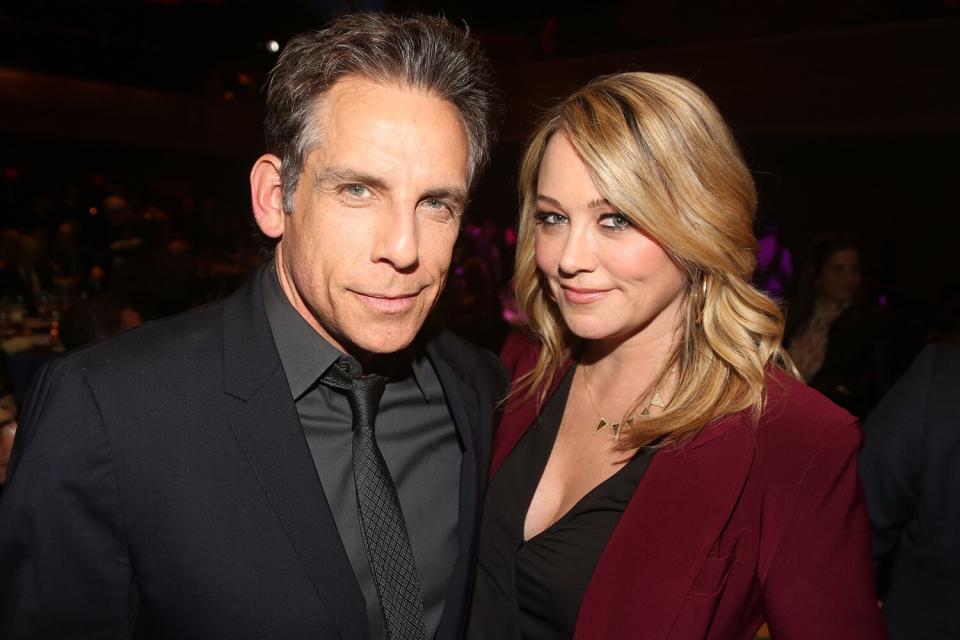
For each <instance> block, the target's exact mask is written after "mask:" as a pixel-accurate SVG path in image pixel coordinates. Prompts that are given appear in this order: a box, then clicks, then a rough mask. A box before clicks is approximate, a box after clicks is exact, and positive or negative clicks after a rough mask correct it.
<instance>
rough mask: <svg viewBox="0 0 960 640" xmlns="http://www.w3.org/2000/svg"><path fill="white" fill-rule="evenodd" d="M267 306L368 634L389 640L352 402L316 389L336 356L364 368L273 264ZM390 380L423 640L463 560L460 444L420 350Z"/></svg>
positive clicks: (389, 455)
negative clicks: (360, 492) (367, 527)
mask: <svg viewBox="0 0 960 640" xmlns="http://www.w3.org/2000/svg"><path fill="white" fill-rule="evenodd" d="M261 277H262V278H263V282H262V285H263V297H264V300H263V302H264V307H265V308H266V312H267V318H268V320H269V322H270V329H271V331H272V332H273V339H274V342H275V343H276V345H277V351H278V352H279V354H280V360H281V362H282V363H283V369H284V372H285V373H286V376H287V382H288V383H289V385H290V393H291V394H292V396H293V400H294V402H295V403H296V407H297V414H298V415H299V416H300V424H301V426H302V427H303V431H304V433H305V434H306V437H307V444H308V445H309V447H310V453H311V454H312V456H313V462H314V464H315V465H316V468H317V474H318V475H319V477H320V482H321V484H322V485H323V491H324V494H325V495H326V498H327V502H329V503H330V509H331V511H332V512H333V517H334V520H335V521H336V524H337V529H338V531H339V532H340V539H341V540H342V541H343V546H344V549H345V550H346V552H347V557H348V558H349V559H350V565H351V566H352V567H353V572H354V575H356V578H357V582H358V584H359V585H360V590H361V592H362V593H363V595H364V598H366V604H367V618H368V619H369V621H370V637H371V638H373V639H381V638H384V637H385V636H384V625H383V613H382V611H381V609H380V603H379V601H378V599H377V592H376V586H375V585H374V582H373V576H372V575H371V573H370V566H369V563H368V561H367V555H366V549H365V548H364V544H363V537H362V535H361V533H360V519H359V515H358V513H357V494H356V488H355V485H354V480H353V462H352V460H353V456H352V447H353V436H352V433H351V413H350V405H349V404H348V403H347V399H346V396H345V395H343V394H342V393H339V392H337V391H334V390H332V389H329V388H328V387H326V386H324V385H322V384H320V383H319V380H320V377H321V376H322V375H323V373H324V372H325V371H326V370H327V368H329V367H330V366H331V365H333V363H334V362H336V361H337V359H339V358H345V359H347V360H348V361H349V362H350V363H351V367H356V369H357V370H359V368H360V363H359V362H357V361H356V360H355V359H354V358H352V357H350V356H347V355H345V354H343V353H341V352H340V351H338V350H337V349H336V348H334V347H333V346H332V345H331V344H330V343H329V342H327V341H326V340H324V339H323V337H321V336H320V334H319V333H317V332H316V331H315V330H314V329H313V327H311V326H310V325H309V324H307V322H306V320H304V319H303V318H302V317H301V316H300V314H299V313H298V312H297V310H296V309H294V308H293V305H291V304H290V302H289V300H287V297H286V295H285V294H284V293H283V290H282V289H281V288H280V283H279V280H278V279H277V271H276V266H275V265H270V266H269V268H266V269H264V270H263V271H262V272H261ZM403 355H404V359H405V362H409V366H408V367H406V366H405V367H401V370H400V371H399V372H398V373H396V374H395V375H394V376H393V377H391V379H390V381H389V382H388V383H387V386H386V388H385V389H384V392H383V397H382V399H381V400H380V406H379V409H378V411H377V418H376V438H377V444H378V445H379V447H380V451H381V452H382V453H383V458H384V460H385V461H386V463H387V468H388V469H389V470H390V475H391V477H392V478H393V483H394V485H395V486H396V488H397V495H398V497H399V499H400V506H401V508H402V509H403V515H404V519H405V520H406V524H407V531H408V533H409V536H410V545H411V546H412V547H413V556H414V559H415V561H416V563H417V572H418V574H419V575H420V583H421V586H422V588H423V599H424V616H425V622H426V629H427V637H428V638H431V637H433V636H434V634H435V633H436V630H437V626H438V625H439V622H440V616H441V614H442V613H443V605H444V597H445V592H446V588H447V583H448V582H449V579H450V576H451V574H452V572H453V566H454V564H455V563H456V560H457V546H458V538H457V534H458V532H457V519H458V516H457V513H458V509H459V500H460V463H461V459H462V452H463V448H462V445H461V443H460V441H459V438H458V436H457V431H456V428H455V426H454V424H453V419H452V418H451V417H450V412H449V410H448V408H447V404H446V400H445V398H444V395H443V387H441V385H440V380H439V378H438V377H437V374H436V371H435V370H434V368H433V365H431V363H430V361H429V360H428V359H427V357H426V356H425V355H424V354H423V353H422V350H419V349H417V348H416V347H411V348H410V349H408V350H407V352H405V353H404V354H403Z"/></svg>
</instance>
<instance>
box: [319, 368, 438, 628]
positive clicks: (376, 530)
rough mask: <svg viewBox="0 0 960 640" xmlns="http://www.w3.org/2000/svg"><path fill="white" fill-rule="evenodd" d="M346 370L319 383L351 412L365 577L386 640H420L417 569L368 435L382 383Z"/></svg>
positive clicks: (420, 599) (386, 474)
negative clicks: (373, 590) (341, 394)
mask: <svg viewBox="0 0 960 640" xmlns="http://www.w3.org/2000/svg"><path fill="white" fill-rule="evenodd" d="M344 365H346V366H344ZM346 370H349V364H348V363H347V362H345V361H343V360H339V361H337V363H336V364H334V365H333V366H332V367H330V368H329V369H328V370H327V372H326V373H325V374H324V376H323V378H322V380H321V382H323V384H325V385H327V386H329V387H333V388H335V389H340V390H342V391H345V392H346V395H347V400H348V401H349V402H350V409H351V410H352V411H353V478H354V481H355V482H356V485H357V510H358V511H359V513H360V530H361V531H362V532H363V542H364V546H365V547H366V549H367V560H368V561H369V562H370V572H371V573H372V574H373V581H374V584H376V587H377V595H378V596H379V598H380V608H381V609H382V610H383V620H384V624H385V626H386V631H387V640H424V638H426V627H425V625H424V621H423V591H422V590H421V588H420V578H419V576H418V574H417V565H416V562H415V561H414V559H413V549H411V547H410V537H409V536H408V535H407V525H406V523H405V522H404V519H403V511H401V509H400V501H399V500H398V499H397V491H396V489H395V488H394V486H393V479H392V478H391V477H390V471H389V470H388V469H387V465H386V463H385V462H384V461H383V455H382V454H381V453H380V448H379V447H377V441H376V438H375V437H374V432H373V427H374V422H375V420H376V415H377V406H378V405H379V404H380V396H381V395H383V388H384V386H385V385H386V382H387V378H386V377H384V376H380V375H367V376H361V377H358V378H354V377H351V376H350V375H348V374H347V373H346Z"/></svg>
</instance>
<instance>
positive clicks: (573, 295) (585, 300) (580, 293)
mask: <svg viewBox="0 0 960 640" xmlns="http://www.w3.org/2000/svg"><path fill="white" fill-rule="evenodd" d="M608 293H610V289H578V288H575V287H563V297H564V299H566V301H567V302H569V303H571V304H590V303H591V302H596V301H597V300H600V299H601V298H603V297H604V296H606V295H607V294H608Z"/></svg>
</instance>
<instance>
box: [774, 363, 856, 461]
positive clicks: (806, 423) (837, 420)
mask: <svg viewBox="0 0 960 640" xmlns="http://www.w3.org/2000/svg"><path fill="white" fill-rule="evenodd" d="M766 385H767V389H766V391H767V399H766V404H765V406H764V408H763V412H762V413H761V416H760V420H759V421H758V423H757V427H756V434H757V448H758V453H759V454H760V455H762V456H765V457H766V456H769V457H774V458H777V459H781V458H789V459H792V460H796V461H801V460H803V459H805V458H808V457H809V456H813V455H817V454H819V453H821V452H823V451H824V449H825V448H829V449H832V450H835V452H836V453H842V452H849V451H856V450H857V449H859V447H860V443H861V441H862V437H863V436H862V431H861V429H860V424H859V422H858V421H857V419H856V418H855V417H854V416H853V415H851V414H850V413H849V412H847V411H846V410H845V409H843V408H841V407H839V406H837V405H836V404H834V403H833V402H831V401H830V400H829V399H828V398H827V397H826V396H824V395H823V394H821V393H820V392H819V391H817V390H815V389H812V388H810V387H808V386H807V385H805V384H804V383H803V382H801V381H800V380H797V379H796V378H794V377H793V376H791V375H790V374H788V373H787V372H785V371H783V370H782V369H779V368H776V369H772V370H771V371H770V372H768V374H767V377H766Z"/></svg>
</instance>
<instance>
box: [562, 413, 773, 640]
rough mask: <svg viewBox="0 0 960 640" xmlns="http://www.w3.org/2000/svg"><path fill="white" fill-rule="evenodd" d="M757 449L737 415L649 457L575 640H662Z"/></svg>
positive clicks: (588, 596)
mask: <svg viewBox="0 0 960 640" xmlns="http://www.w3.org/2000/svg"><path fill="white" fill-rule="evenodd" d="M755 448H756V441H755V439H754V432H753V429H752V427H751V425H750V424H749V423H748V419H747V418H746V417H745V416H744V415H738V416H733V417H731V418H729V419H728V420H726V421H724V422H722V423H719V424H717V425H715V426H714V427H712V428H708V429H707V430H705V431H704V432H703V433H701V435H700V436H699V437H698V438H697V439H695V440H694V441H693V442H691V443H690V444H689V445H687V446H685V447H681V448H679V449H669V448H668V449H664V450H661V451H658V452H657V453H656V455H654V457H653V460H652V461H651V463H650V467H649V468H648V469H647V471H646V473H645V474H644V477H643V478H642V479H641V481H640V484H639V485H638V486H637V490H636V492H635V493H634V495H633V498H632V499H631V501H630V503H629V504H628V505H627V508H626V510H625V511H624V513H623V515H622V516H621V518H620V522H619V523H618V524H617V527H616V529H615V530H614V532H613V535H612V536H611V537H610V540H609V542H608V543H607V546H606V548H605V549H604V551H603V554H602V556H601V557H600V562H599V563H598V565H597V568H596V570H595V571H594V574H593V577H592V578H591V581H590V585H589V587H588V588H587V592H586V594H585V597H584V601H583V606H582V608H581V610H580V616H579V618H578V620H577V629H576V632H575V634H574V636H575V637H576V638H578V639H581V640H585V639H588V638H614V637H626V636H629V635H630V634H631V633H632V632H634V631H635V630H636V625H637V624H638V623H639V624H642V625H643V629H644V633H643V636H644V637H645V638H666V637H667V635H668V634H669V632H670V629H671V627H672V626H673V623H674V620H675V618H676V616H677V613H678V612H679V610H680V607H681V605H682V604H683V601H684V599H685V598H686V596H687V594H688V592H689V591H690V588H691V586H692V585H693V582H694V579H695V578H696V577H697V575H698V573H699V572H700V568H701V566H702V565H703V563H704V560H706V558H707V554H708V553H709V551H710V549H711V547H712V546H713V544H714V542H715V541H716V540H717V538H718V537H719V536H720V534H721V532H722V531H723V528H724V526H725V525H726V523H727V521H728V519H729V517H730V514H731V512H732V511H733V509H734V507H735V506H736V503H737V500H738V499H739V497H740V493H741V491H742V489H743V486H744V484H745V483H746V480H747V476H748V474H749V471H750V466H751V464H752V461H753V454H754V451H755ZM611 611H620V612H634V611H636V612H637V613H636V614H634V613H626V614H625V615H620V616H611V615H610V612H611ZM624 634H626V635H624Z"/></svg>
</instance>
